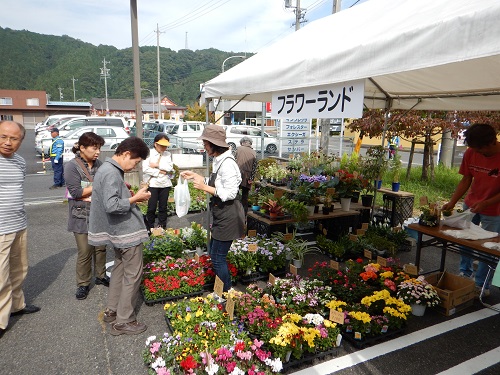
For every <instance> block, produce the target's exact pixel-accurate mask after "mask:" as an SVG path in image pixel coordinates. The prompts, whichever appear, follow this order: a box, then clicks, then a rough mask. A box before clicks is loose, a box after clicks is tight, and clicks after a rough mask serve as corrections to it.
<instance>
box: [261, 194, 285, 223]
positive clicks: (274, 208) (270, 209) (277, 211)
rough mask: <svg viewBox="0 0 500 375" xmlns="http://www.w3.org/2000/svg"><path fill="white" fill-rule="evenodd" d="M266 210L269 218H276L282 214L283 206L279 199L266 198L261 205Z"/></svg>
mask: <svg viewBox="0 0 500 375" xmlns="http://www.w3.org/2000/svg"><path fill="white" fill-rule="evenodd" d="M262 207H263V208H264V209H265V210H266V212H267V213H268V214H269V218H270V219H271V220H276V218H277V217H278V216H283V215H284V213H283V206H282V205H281V204H280V202H279V200H275V199H268V200H267V202H265V203H264V204H263V206H262Z"/></svg>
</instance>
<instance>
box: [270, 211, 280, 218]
mask: <svg viewBox="0 0 500 375" xmlns="http://www.w3.org/2000/svg"><path fill="white" fill-rule="evenodd" d="M277 218H278V214H277V213H276V212H269V219H270V220H276V219H277Z"/></svg>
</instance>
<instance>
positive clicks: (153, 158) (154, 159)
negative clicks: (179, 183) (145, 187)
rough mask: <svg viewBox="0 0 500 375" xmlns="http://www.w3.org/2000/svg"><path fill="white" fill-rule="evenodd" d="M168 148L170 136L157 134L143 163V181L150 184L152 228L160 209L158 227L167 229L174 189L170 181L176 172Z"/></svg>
mask: <svg viewBox="0 0 500 375" xmlns="http://www.w3.org/2000/svg"><path fill="white" fill-rule="evenodd" d="M168 146H170V142H169V138H168V136H167V135H166V134H165V133H159V134H157V135H156V137H155V139H154V146H153V149H152V150H151V151H150V152H149V157H148V158H147V159H146V160H144V162H143V163H142V172H143V173H144V177H143V180H144V181H145V182H146V183H147V184H149V192H150V193H151V198H149V200H148V212H147V215H146V220H147V222H148V226H149V227H150V228H153V227H154V226H155V214H156V207H158V225H159V226H160V227H162V228H164V229H166V228H167V202H168V195H169V194H170V188H171V187H172V182H171V181H170V179H171V177H172V172H173V170H174V164H173V163H172V155H170V152H168V151H167V147H168Z"/></svg>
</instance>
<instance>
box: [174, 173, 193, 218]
mask: <svg viewBox="0 0 500 375" xmlns="http://www.w3.org/2000/svg"><path fill="white" fill-rule="evenodd" d="M182 180H183V179H182V178H181V176H179V179H178V180H177V185H176V186H175V188H174V201H175V213H176V214H177V216H178V217H183V216H185V215H186V214H187V213H188V211H189V206H190V205H191V196H190V195H189V187H188V181H187V180H186V179H184V181H183V182H181V181H182Z"/></svg>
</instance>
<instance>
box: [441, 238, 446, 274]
mask: <svg viewBox="0 0 500 375" xmlns="http://www.w3.org/2000/svg"><path fill="white" fill-rule="evenodd" d="M446 251H448V242H443V247H442V249H441V264H440V265H439V271H440V272H444V265H445V263H446Z"/></svg>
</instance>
